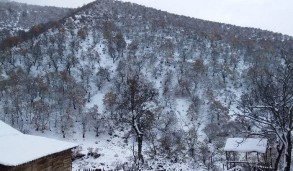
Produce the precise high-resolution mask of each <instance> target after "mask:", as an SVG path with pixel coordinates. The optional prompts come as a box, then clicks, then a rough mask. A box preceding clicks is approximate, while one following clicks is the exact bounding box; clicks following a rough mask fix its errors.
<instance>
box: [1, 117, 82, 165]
mask: <svg viewBox="0 0 293 171" xmlns="http://www.w3.org/2000/svg"><path fill="white" fill-rule="evenodd" d="M74 147H76V145H75V144H73V143H68V142H63V141H58V140H53V139H49V138H45V137H39V136H33V135H26V134H22V133H21V132H19V131H17V130H15V129H14V128H12V127H11V126H9V125H7V124H5V123H4V122H2V121H0V170H1V171H41V170H44V171H71V169H72V159H71V149H72V148H74Z"/></svg>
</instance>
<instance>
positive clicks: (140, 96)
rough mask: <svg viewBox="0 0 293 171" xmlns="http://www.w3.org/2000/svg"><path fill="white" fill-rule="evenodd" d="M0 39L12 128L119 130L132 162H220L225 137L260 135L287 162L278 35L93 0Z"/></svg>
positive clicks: (292, 107)
mask: <svg viewBox="0 0 293 171" xmlns="http://www.w3.org/2000/svg"><path fill="white" fill-rule="evenodd" d="M1 8H2V5H1V6H0V12H1ZM5 10H6V11H7V8H6V7H5ZM48 10H49V8H48ZM50 10H53V9H50ZM65 11H66V10H65ZM30 14H31V13H30ZM30 14H28V16H31V15H30ZM22 15H23V14H22ZM0 16H1V17H4V15H0ZM33 16H35V15H33ZM58 16H59V17H60V16H61V17H60V18H63V17H64V16H66V15H63V16H62V15H61V14H60V15H59V14H58ZM32 20H34V19H32ZM0 21H1V22H2V21H4V22H5V23H6V20H5V18H4V19H1V20H0ZM9 21H10V19H9ZM2 28H3V27H2ZM0 46H1V53H0V62H1V65H0V110H1V112H0V119H1V120H3V121H5V122H7V123H9V124H11V125H13V126H14V127H16V128H18V129H19V130H21V131H22V132H25V133H29V132H30V131H32V130H36V131H40V132H46V131H53V132H56V133H58V134H59V135H60V136H62V137H64V138H67V137H70V136H71V135H72V134H73V132H74V130H75V128H76V127H77V128H81V129H79V130H80V132H79V133H80V134H82V135H83V137H84V138H86V137H87V136H88V135H89V133H90V132H94V134H95V136H96V137H97V139H98V138H99V136H100V135H101V134H109V135H112V134H113V133H114V132H115V131H121V132H123V134H124V136H123V137H121V138H122V139H123V140H124V143H126V144H127V143H129V142H130V139H135V140H136V141H135V144H136V145H135V147H134V149H133V151H134V160H133V161H134V163H136V164H137V165H136V166H135V167H144V168H146V167H147V166H145V165H146V163H147V161H150V160H154V159H158V158H160V159H162V158H163V159H164V160H167V161H169V162H171V163H189V164H190V165H196V166H201V167H204V168H206V169H207V170H220V169H221V167H220V165H219V163H223V159H224V153H223V146H224V143H225V140H226V138H228V137H263V138H268V139H269V143H270V145H271V146H272V147H273V154H274V156H273V161H274V165H275V166H277V167H276V170H278V168H282V169H283V170H285V171H290V165H291V158H292V153H291V150H292V140H291V138H292V135H291V131H292V129H293V123H292V117H293V94H292V93H293V91H292V89H293V85H292V84H293V80H292V79H293V61H292V55H293V38H292V37H290V36H286V35H282V34H277V33H272V32H269V31H263V30H260V29H254V28H241V27H236V26H233V25H227V24H221V23H214V22H208V21H204V20H199V19H194V18H189V17H185V16H178V15H173V14H169V13H166V12H162V11H158V10H155V9H151V8H146V7H143V6H139V5H136V4H131V3H122V2H119V1H113V0H97V1H95V2H93V3H91V4H89V5H86V6H84V7H82V8H79V9H76V10H75V11H74V12H72V13H70V15H69V16H67V17H65V18H63V19H61V20H56V21H55V22H50V23H47V24H41V25H36V26H34V27H32V28H31V29H30V30H28V31H27V32H25V33H24V32H22V33H21V34H15V35H13V36H10V37H6V38H5V39H3V40H2V42H1V44H0ZM283 161H284V162H283ZM136 169H137V168H136ZM134 170H135V169H134Z"/></svg>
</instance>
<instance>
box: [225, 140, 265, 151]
mask: <svg viewBox="0 0 293 171" xmlns="http://www.w3.org/2000/svg"><path fill="white" fill-rule="evenodd" d="M266 149H267V139H261V138H228V139H227V141H226V144H225V147H224V151H235V152H243V153H246V152H259V153H265V152H266Z"/></svg>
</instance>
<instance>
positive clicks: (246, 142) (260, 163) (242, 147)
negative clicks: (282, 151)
mask: <svg viewBox="0 0 293 171" xmlns="http://www.w3.org/2000/svg"><path fill="white" fill-rule="evenodd" d="M224 151H225V153H226V167H227V170H229V169H232V168H236V167H238V168H243V169H242V170H255V171H258V170H262V171H272V170H273V168H272V162H271V159H270V157H271V154H270V150H269V148H268V143H267V139H261V138H228V139H227V141H226V144H225V147H224Z"/></svg>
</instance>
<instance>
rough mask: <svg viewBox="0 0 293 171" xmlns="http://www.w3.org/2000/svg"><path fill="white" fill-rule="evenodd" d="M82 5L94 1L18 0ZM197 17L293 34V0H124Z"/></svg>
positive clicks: (67, 5) (33, 2) (68, 5)
mask: <svg viewBox="0 0 293 171" xmlns="http://www.w3.org/2000/svg"><path fill="white" fill-rule="evenodd" d="M15 1H18V2H25V3H30V4H38V5H50V6H63V7H78V6H82V5H84V4H86V3H89V2H91V1H93V0H15ZM122 1H127V2H134V3H138V4H142V5H145V6H149V7H154V8H157V9H161V10H163V11H168V12H171V13H176V14H181V15H186V16H191V17H195V18H200V19H205V20H210V21H217V22H222V23H229V24H234V25H238V26H245V27H255V28H261V29H265V30H270V31H274V32H279V33H283V34H288V35H291V36H293V22H292V20H293V9H292V7H293V1H292V0H122Z"/></svg>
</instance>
